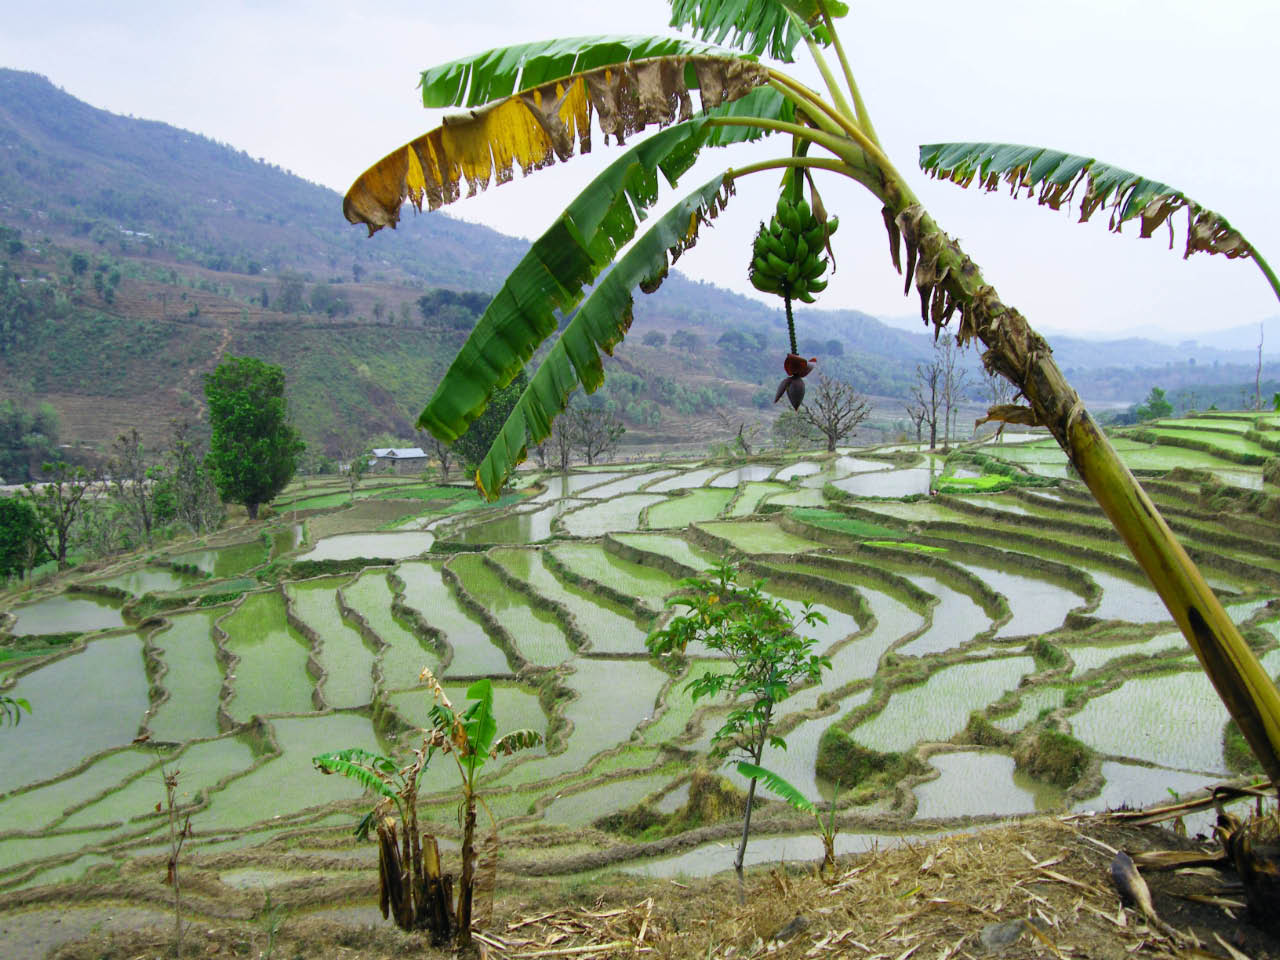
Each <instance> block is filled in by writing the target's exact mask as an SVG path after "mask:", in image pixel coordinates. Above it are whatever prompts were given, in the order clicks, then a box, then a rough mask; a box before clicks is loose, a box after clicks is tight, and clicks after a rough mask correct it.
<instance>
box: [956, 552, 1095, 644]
mask: <svg viewBox="0 0 1280 960" xmlns="http://www.w3.org/2000/svg"><path fill="white" fill-rule="evenodd" d="M957 562H958V563H960V565H961V566H963V567H965V568H966V569H968V570H971V571H973V572H974V573H975V574H977V575H978V576H979V577H981V578H982V579H983V580H985V581H986V582H987V584H988V585H990V586H991V587H992V589H994V590H996V591H997V592H999V593H1003V594H1004V596H1005V599H1006V600H1007V601H1008V602H1009V611H1010V614H1011V616H1010V617H1009V620H1008V621H1007V622H1006V623H1005V625H1004V626H1002V627H1001V628H1000V629H999V630H997V631H996V637H997V638H1000V637H1023V636H1030V635H1033V634H1041V633H1047V632H1049V631H1050V630H1056V629H1057V628H1058V627H1060V626H1062V624H1063V621H1065V620H1066V618H1067V614H1068V613H1070V612H1071V611H1072V610H1075V609H1077V608H1083V607H1084V605H1085V599H1084V597H1083V596H1081V595H1080V594H1078V593H1075V592H1074V591H1072V590H1071V589H1070V588H1069V587H1067V586H1065V585H1062V584H1058V583H1056V582H1054V581H1053V580H1051V579H1049V578H1047V577H1045V578H1041V577H1034V576H1029V575H1025V574H1021V573H1012V572H1010V571H1009V570H1007V569H1001V568H999V567H994V566H986V565H984V564H980V563H975V562H973V561H972V560H967V559H965V560H958V561H957Z"/></svg>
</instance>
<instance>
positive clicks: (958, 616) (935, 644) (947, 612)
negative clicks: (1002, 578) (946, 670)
mask: <svg viewBox="0 0 1280 960" xmlns="http://www.w3.org/2000/svg"><path fill="white" fill-rule="evenodd" d="M910 577H911V581H912V582H913V583H914V584H915V585H916V586H917V587H919V588H920V589H922V590H927V591H928V592H929V593H931V594H933V595H934V596H935V597H937V598H938V604H937V606H935V607H934V608H933V623H932V624H931V625H930V626H929V628H928V629H927V630H925V632H924V633H922V634H921V635H920V636H918V637H916V638H915V639H914V640H910V641H908V642H907V643H906V644H904V645H903V646H901V647H900V648H899V649H898V652H899V653H901V654H904V655H905V656H908V657H922V656H925V655H927V654H930V653H941V652H942V651H943V650H950V649H951V648H952V647H958V646H960V645H961V644H964V643H968V642H969V641H970V640H972V639H973V638H974V637H975V636H976V635H977V634H979V633H981V632H982V631H984V630H987V629H989V628H990V627H991V618H990V617H988V616H987V614H986V613H985V612H984V611H983V609H982V607H980V606H978V604H977V603H975V602H974V600H973V598H972V597H970V596H969V595H968V594H964V593H960V592H958V591H956V590H955V589H953V588H952V587H949V586H947V584H945V583H943V582H942V581H941V580H939V579H938V578H937V577H930V576H925V575H923V574H920V573H912V574H910Z"/></svg>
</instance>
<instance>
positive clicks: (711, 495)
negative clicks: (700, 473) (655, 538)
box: [648, 488, 733, 530]
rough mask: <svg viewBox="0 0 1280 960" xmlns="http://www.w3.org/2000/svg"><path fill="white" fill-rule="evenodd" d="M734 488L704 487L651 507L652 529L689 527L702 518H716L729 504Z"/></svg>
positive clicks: (650, 521) (650, 520) (649, 522)
mask: <svg viewBox="0 0 1280 960" xmlns="http://www.w3.org/2000/svg"><path fill="white" fill-rule="evenodd" d="M732 496H733V490H718V489H710V488H708V489H704V490H693V491H690V492H689V493H688V494H686V495H685V496H683V497H673V498H671V499H670V500H668V501H667V502H666V503H657V504H654V505H653V506H652V507H650V508H649V513H648V526H649V529H650V530H662V529H666V528H670V527H687V526H688V525H689V524H691V523H695V522H697V521H700V520H714V519H715V518H716V517H718V516H719V515H720V512H721V511H722V510H724V508H725V507H726V506H727V505H728V503H729V499H730V498H731V497H732Z"/></svg>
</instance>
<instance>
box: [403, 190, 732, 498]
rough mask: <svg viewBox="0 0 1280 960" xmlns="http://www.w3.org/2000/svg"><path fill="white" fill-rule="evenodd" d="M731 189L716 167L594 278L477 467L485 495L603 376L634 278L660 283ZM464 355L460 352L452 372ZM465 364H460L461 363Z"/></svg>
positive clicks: (646, 284)
mask: <svg viewBox="0 0 1280 960" xmlns="http://www.w3.org/2000/svg"><path fill="white" fill-rule="evenodd" d="M728 189H729V188H728V186H727V185H726V182H725V176H724V174H720V175H718V176H716V177H714V178H713V179H711V180H710V181H708V182H707V183H705V184H703V185H702V186H701V187H699V188H698V189H697V190H695V191H693V193H691V194H689V195H688V196H686V197H685V198H684V199H682V200H681V201H680V202H679V203H677V204H676V205H675V206H674V207H673V208H672V209H671V210H669V211H668V212H667V213H666V214H664V215H663V216H662V217H661V218H660V219H659V220H658V221H657V222H656V223H654V225H653V226H652V227H651V228H650V229H649V230H648V232H647V233H645V234H644V236H642V237H641V238H640V239H639V240H637V241H636V242H635V245H634V246H632V248H631V249H630V250H628V251H627V252H626V253H625V254H624V255H623V256H622V258H621V259H620V260H619V261H618V263H617V264H616V265H615V266H614V268H613V269H612V270H610V271H609V273H608V274H607V275H606V276H605V278H604V279H603V280H601V281H600V283H599V284H597V285H596V287H595V289H594V290H593V291H592V293H591V296H590V297H588V298H587V300H586V302H584V303H583V304H582V306H581V308H580V309H579V310H578V312H577V313H576V314H575V315H574V317H573V319H572V320H570V321H569V325H568V326H567V327H565V329H564V332H563V333H561V334H560V336H559V338H558V339H557V340H556V341H555V343H554V344H552V346H551V349H550V351H548V353H547V356H546V358H545V359H544V360H543V361H542V364H541V365H540V366H539V367H538V370H537V372H536V373H534V375H533V376H532V377H530V378H529V385H528V386H527V387H525V389H524V392H523V393H522V394H521V395H520V399H519V400H517V401H516V405H515V408H514V409H513V410H512V411H511V414H510V415H509V416H508V417H507V420H506V422H505V423H504V424H503V425H502V429H501V430H500V431H499V432H498V436H497V437H495V438H494V441H493V445H492V446H491V447H490V448H489V452H488V453H487V454H486V455H485V458H484V460H483V461H482V462H481V463H480V466H479V468H478V469H477V470H476V486H477V487H478V488H479V489H480V492H481V493H482V494H483V495H484V496H485V497H486V498H488V499H490V500H493V499H496V498H497V496H498V494H499V492H500V491H501V490H502V487H503V484H505V483H506V480H507V477H509V476H510V475H511V471H513V470H514V469H515V468H516V467H517V466H518V465H519V464H520V463H521V462H523V461H524V459H525V458H526V457H527V456H528V453H529V446H530V445H531V444H532V445H535V446H536V445H537V444H539V443H541V442H542V441H543V440H545V439H546V438H547V436H548V435H549V434H550V432H551V421H552V420H554V419H555V418H556V417H557V416H559V415H560V414H561V413H563V412H564V410H565V408H566V407H567V406H568V403H569V395H570V394H571V393H572V392H573V391H574V390H576V389H577V387H578V386H579V384H581V385H582V386H583V387H584V388H585V389H586V391H587V392H588V393H591V392H593V391H595V390H596V389H597V388H599V386H600V385H601V384H602V383H603V382H604V368H603V366H602V364H601V361H600V354H601V353H602V352H603V353H608V354H610V355H612V353H613V348H614V347H615V346H616V345H617V344H618V343H620V342H621V341H622V338H623V337H624V336H626V333H627V330H628V329H629V328H630V326H631V318H632V307H633V304H634V300H633V298H632V294H631V291H632V289H634V288H635V287H636V286H637V285H638V286H639V287H640V288H641V289H642V290H644V291H645V292H646V293H652V292H653V291H654V290H656V289H657V288H658V286H659V285H661V283H662V280H663V279H664V278H665V277H666V273H667V269H668V260H667V256H668V253H670V254H671V256H672V259H674V258H675V257H678V256H679V255H680V253H682V252H683V251H684V250H685V249H687V248H688V247H690V246H692V245H693V244H694V242H695V241H696V240H697V236H698V230H699V227H700V225H701V224H703V223H706V222H709V221H710V219H711V218H713V217H715V216H716V215H717V214H718V213H719V211H720V209H721V208H722V207H723V205H724V203H725V202H726V200H727V192H728ZM464 349H465V347H464ZM462 363H463V358H462V354H459V355H458V359H456V360H455V361H454V367H451V368H450V371H449V372H450V374H452V373H453V372H454V369H456V368H459V366H460V365H461V364H462ZM466 369H467V368H466V367H465V366H461V370H462V371H465V370H466ZM460 375H462V374H460ZM433 403H434V400H433ZM428 409H430V408H428ZM423 416H424V418H425V417H426V414H425V413H424V414H423Z"/></svg>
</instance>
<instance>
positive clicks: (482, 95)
mask: <svg viewBox="0 0 1280 960" xmlns="http://www.w3.org/2000/svg"><path fill="white" fill-rule="evenodd" d="M681 56H683V57H694V56H698V57H705V56H711V57H716V56H718V57H725V56H733V53H732V51H729V50H725V49H724V48H717V47H713V46H711V45H710V44H706V43H697V42H695V41H693V40H686V39H684V38H682V37H643V36H629V37H610V36H595V37H564V38H562V39H559V40H541V41H536V42H534V43H520V44H515V45H513V46H510V47H498V48H496V49H493V50H486V51H485V52H484V53H477V54H472V55H471V56H467V57H460V58H459V59H457V60H451V61H450V62H448V63H442V64H440V65H439V66H436V67H431V68H430V69H429V70H423V71H422V79H421V81H420V84H419V85H420V86H421V87H422V105H423V106H424V107H479V106H483V105H484V104H486V103H490V102H492V101H494V100H500V99H502V98H503V97H509V96H511V94H513V93H515V92H516V91H517V90H528V89H531V88H533V87H541V86H543V85H544V84H547V83H551V82H553V81H555V80H562V79H564V78H565V77H568V76H572V75H573V74H575V73H585V72H586V71H588V70H595V69H596V68H597V67H607V66H609V65H610V64H617V63H625V62H627V61H629V60H649V59H652V58H654V57H681Z"/></svg>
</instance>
